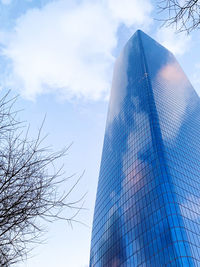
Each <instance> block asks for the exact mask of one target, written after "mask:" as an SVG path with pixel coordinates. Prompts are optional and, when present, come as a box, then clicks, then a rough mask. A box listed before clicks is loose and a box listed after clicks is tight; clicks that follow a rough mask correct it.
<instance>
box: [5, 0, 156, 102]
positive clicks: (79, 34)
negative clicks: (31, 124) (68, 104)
mask: <svg viewBox="0 0 200 267" xmlns="http://www.w3.org/2000/svg"><path fill="white" fill-rule="evenodd" d="M151 10H152V6H151V4H150V2H149V1H148V0H140V1H137V0H124V1H121V0H107V1H95V0H85V1H84V0H83V1H81V2H80V1H74V0H73V1H72V0H71V1H63V0H59V1H53V2H51V3H49V4H47V5H46V6H44V7H43V8H41V9H36V8H35V9H30V10H29V11H28V12H27V13H26V14H24V15H23V16H21V17H19V18H18V19H17V21H16V25H15V28H14V29H13V30H12V31H11V32H10V33H9V34H6V38H5V40H4V43H3V45H4V49H3V50H2V55H3V56H4V57H6V58H7V59H9V62H10V66H9V76H7V80H6V82H7V84H9V85H10V86H11V87H14V88H20V91H21V92H22V94H23V95H24V96H25V97H27V98H30V99H34V98H35V97H36V96H37V95H39V94H44V93H47V92H51V93H52V92H53V93H56V94H57V93H58V94H59V95H62V97H64V98H67V99H69V98H73V97H83V98H86V99H93V100H95V99H100V98H103V97H105V94H106V92H107V90H108V89H109V87H110V79H111V73H112V67H113V62H114V58H113V56H112V51H113V49H114V48H115V47H116V46H117V30H118V28H119V26H120V25H121V23H124V24H125V25H126V26H127V27H133V26H135V27H140V26H144V25H149V23H150V22H151V18H150V13H151Z"/></svg>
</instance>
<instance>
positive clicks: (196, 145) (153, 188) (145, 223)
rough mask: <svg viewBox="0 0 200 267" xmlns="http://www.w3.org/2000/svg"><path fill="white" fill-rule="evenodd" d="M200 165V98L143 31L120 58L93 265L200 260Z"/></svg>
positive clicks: (192, 262) (114, 266)
mask: <svg viewBox="0 0 200 267" xmlns="http://www.w3.org/2000/svg"><path fill="white" fill-rule="evenodd" d="M199 169H200V100H199V97H198V95H197V94H196V92H195V90H194V89H193V87H192V85H191V84H190V82H189V80H188V79H187V77H186V76H185V74H184V72H183V71H182V69H181V67H180V65H179V64H178V62H177V61H176V59H175V57H174V56H173V55H172V53H170V52H169V51H168V50H167V49H165V48H164V47H163V46H161V45H160V44H159V43H157V42H156V41H154V40H153V39H152V38H151V37H149V36H148V35H146V34H145V33H144V32H142V31H140V30H138V31H137V32H136V33H135V34H134V35H133V36H132V37H131V39H130V40H129V41H128V43H127V44H126V46H125V47H124V49H123V51H122V53H121V54H120V56H119V58H118V59H117V61H116V64H115V70H114V75H113V83H112V90H111V96H110V103H109V110H108V118H107V124H106V131H105V138H104V145H103V152H102V160H101V167H100V174H99V183H98V190H97V197H96V205H95V212H94V221H93V231H92V242H91V258H90V266H91V267H124V266H126V267H129V266H130V267H132V266H134V267H135V266H138V267H139V266H200V256H199V255H200V241H199V240H200V209H199V199H200V193H199V192H200V183H199V179H200V174H199Z"/></svg>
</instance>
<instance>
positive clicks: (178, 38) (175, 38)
mask: <svg viewBox="0 0 200 267" xmlns="http://www.w3.org/2000/svg"><path fill="white" fill-rule="evenodd" d="M156 39H157V40H158V42H160V43H161V44H162V45H164V46H165V47H166V48H168V49H169V50H170V51H171V52H172V53H174V54H175V55H183V54H184V53H185V52H186V51H188V50H189V49H190V42H191V37H190V36H188V35H186V34H185V33H176V32H175V30H174V29H172V28H160V29H159V30H158V31H157V33H156Z"/></svg>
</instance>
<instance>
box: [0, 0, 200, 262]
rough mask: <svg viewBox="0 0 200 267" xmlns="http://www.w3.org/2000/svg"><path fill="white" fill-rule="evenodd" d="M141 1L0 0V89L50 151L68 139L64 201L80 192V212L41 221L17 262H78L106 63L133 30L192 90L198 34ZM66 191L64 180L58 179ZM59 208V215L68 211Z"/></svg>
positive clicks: (85, 256)
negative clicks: (176, 66) (41, 230)
mask: <svg viewBox="0 0 200 267" xmlns="http://www.w3.org/2000/svg"><path fill="white" fill-rule="evenodd" d="M156 16H157V15H156V10H155V2H154V1H149V0H140V1H138V0H101V1H100V0H65V1H62V0H55V1H50V0H37V1H36V0H35V1H34V0H32V1H31V0H1V2H0V87H1V88H2V89H4V90H6V89H10V88H11V89H12V90H13V92H14V93H19V94H20V97H19V101H18V103H17V108H20V109H21V108H23V109H24V110H23V111H22V112H21V118H22V119H23V120H24V119H25V120H27V121H28V122H30V124H31V130H32V134H35V133H36V132H37V129H38V127H39V126H40V123H41V122H42V120H43V117H44V115H45V114H46V115H47V118H46V122H45V126H44V132H45V133H49V136H48V140H47V142H48V143H49V144H51V145H53V147H54V148H55V149H59V148H61V147H62V146H65V145H67V144H70V143H71V142H73V146H72V147H71V148H70V151H69V155H68V156H67V158H66V162H65V165H66V173H67V174H69V175H70V174H72V173H77V176H78V175H80V174H81V173H82V171H83V170H86V172H85V175H84V177H83V178H82V180H81V182H80V184H79V186H78V187H77V188H76V191H74V193H73V195H72V196H71V198H72V199H73V200H74V199H78V198H79V197H81V196H82V194H83V193H85V192H86V191H87V192H88V194H87V196H86V199H85V207H87V208H88V210H87V211H82V212H81V213H80V214H79V217H78V219H79V220H80V221H82V222H84V223H86V224H87V225H88V226H89V227H85V226H83V225H80V224H74V225H73V229H72V228H71V227H69V225H67V224H66V223H65V222H55V223H53V224H51V225H49V226H48V229H49V231H48V233H47V234H46V236H45V238H46V243H45V244H44V245H40V246H37V247H36V248H35V250H33V252H32V254H31V255H32V256H33V257H31V258H30V259H28V260H27V261H26V262H24V263H22V264H21V265H19V266H20V267H25V266H26V267H33V266H34V267H35V266H37V267H44V266H48V267H55V266H58V267H86V266H88V262H89V250H90V235H91V226H92V216H93V208H94V203H95V193H96V187H97V180H98V172H99V165H100V158H101V150H102V144H103V136H104V129H105V120H106V112H107V107H108V98H109V92H110V88H111V80H112V72H113V65H114V62H115V59H116V57H117V56H118V55H119V53H120V51H121V49H122V48H123V46H124V44H125V43H126V42H127V40H128V39H129V38H130V37H131V35H132V34H133V33H134V32H135V30H137V29H138V28H140V29H142V30H144V31H145V32H146V33H148V34H149V35H151V36H152V37H153V38H155V39H156V40H157V41H159V42H161V43H162V44H163V45H164V46H166V47H167V48H169V49H170V50H171V51H172V52H174V54H175V55H176V57H177V59H178V60H179V62H180V64H181V66H182V67H183V69H184V71H185V72H186V74H187V76H188V77H189V79H190V81H191V82H192V84H193V85H194V87H195V89H196V90H197V91H198V90H199V93H200V89H199V87H200V78H199V77H200V75H199V73H200V50H199V47H200V36H199V34H198V31H197V32H194V33H193V34H192V35H190V36H187V35H185V34H175V33H174V30H173V29H169V28H167V29H166V28H160V22H158V21H156V20H154V18H155V17H156ZM65 186H66V189H67V188H69V187H70V184H66V185H65ZM67 212H68V211H66V216H67V215H69V214H68V213H67Z"/></svg>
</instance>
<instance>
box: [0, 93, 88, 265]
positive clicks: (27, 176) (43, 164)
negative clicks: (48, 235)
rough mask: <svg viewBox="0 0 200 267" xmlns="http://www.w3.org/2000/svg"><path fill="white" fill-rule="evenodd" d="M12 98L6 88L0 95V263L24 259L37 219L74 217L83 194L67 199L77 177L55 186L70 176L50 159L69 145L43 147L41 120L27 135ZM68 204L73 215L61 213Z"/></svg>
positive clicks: (38, 225) (38, 231) (63, 153)
mask: <svg viewBox="0 0 200 267" xmlns="http://www.w3.org/2000/svg"><path fill="white" fill-rule="evenodd" d="M15 101H16V97H14V98H11V97H10V93H9V92H8V93H6V94H5V95H4V96H3V97H2V98H1V100H0V265H1V266H6V267H7V266H11V265H12V264H14V263H16V262H18V261H20V260H22V259H24V258H26V257H27V255H28V253H29V250H30V248H31V244H32V243H34V242H41V239H40V237H41V234H42V233H43V232H44V230H45V229H44V228H43V227H42V226H41V221H42V220H43V221H44V220H45V221H48V222H52V221H54V220H56V219H61V220H66V221H68V222H69V223H72V222H73V221H76V215H77V213H78V212H79V211H80V209H81V208H82V203H83V198H84V196H83V197H81V199H78V200H77V201H75V202H72V201H70V197H71V193H72V191H73V190H74V188H75V187H76V185H77V183H78V182H79V180H80V178H81V177H79V178H77V179H76V181H75V182H74V183H73V185H71V186H70V188H68V189H67V191H65V190H63V191H62V190H61V191H60V188H61V187H62V186H63V187H66V184H65V181H66V180H67V179H69V178H70V177H67V178H63V177H64V171H63V166H61V167H60V168H59V169H58V170H56V168H55V165H54V164H55V163H56V161H60V160H61V159H63V157H65V156H66V154H67V152H68V149H69V147H64V148H63V149H62V150H60V151H57V152H52V149H51V148H50V147H43V141H44V138H45V137H44V138H43V137H42V133H41V131H42V126H43V124H42V125H41V128H40V129H39V131H38V135H37V137H36V138H35V139H31V138H29V129H28V128H26V130H25V129H24V127H23V123H21V122H20V121H18V120H17V114H18V111H15V110H14V104H15ZM73 177H74V176H73ZM74 178H75V177H74ZM71 209H72V210H73V215H70V216H69V217H67V216H66V212H67V210H71ZM67 214H68V213H67ZM69 214H71V212H70V213H69Z"/></svg>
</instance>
